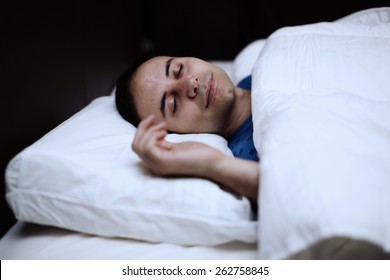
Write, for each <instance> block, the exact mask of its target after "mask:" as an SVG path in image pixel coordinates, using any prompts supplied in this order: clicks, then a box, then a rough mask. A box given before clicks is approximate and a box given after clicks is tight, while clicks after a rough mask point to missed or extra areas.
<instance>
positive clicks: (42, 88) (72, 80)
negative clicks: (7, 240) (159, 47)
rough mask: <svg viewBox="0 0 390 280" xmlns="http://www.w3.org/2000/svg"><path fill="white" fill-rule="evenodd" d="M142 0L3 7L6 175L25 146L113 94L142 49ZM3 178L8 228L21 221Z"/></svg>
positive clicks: (2, 161)
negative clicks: (12, 208) (10, 204)
mask: <svg viewBox="0 0 390 280" xmlns="http://www.w3.org/2000/svg"><path fill="white" fill-rule="evenodd" d="M140 3H141V1H134V0H133V1H127V0H111V1H92V0H81V1H80V0H79V1H76V0H67V1H61V0H56V1H45V2H43V1H9V3H8V4H7V6H2V7H1V13H2V14H1V17H2V22H3V23H2V25H1V28H2V29H1V60H0V61H1V63H0V67H1V68H0V71H1V74H0V79H1V81H0V90H1V93H0V94H1V102H0V104H1V105H0V106H1V108H0V112H1V113H0V114H1V115H0V120H1V130H2V133H1V135H2V136H1V154H0V156H1V158H0V168H1V172H2V173H4V170H5V167H6V164H7V163H8V162H9V160H10V159H11V158H12V157H13V156H14V155H15V154H16V153H18V152H19V151H21V150H22V149H23V148H24V147H26V146H28V145H30V144H32V143H33V142H34V141H36V140H37V139H39V138H40V137H41V136H43V135H44V134H45V133H46V132H48V131H50V130H51V129H52V128H54V127H55V126H57V125H58V124H60V123H61V122H62V121H64V120H66V119H67V118H69V117H70V116H71V115H73V114H74V113H76V112H77V111H79V110H80V109H81V108H83V107H84V106H85V105H87V104H88V103H89V102H90V101H91V100H92V99H94V98H95V97H97V96H101V95H107V94H108V93H109V92H110V91H111V89H112V88H113V86H114V83H115V79H116V77H117V75H118V74H119V73H120V72H121V71H122V70H123V69H124V68H125V67H126V66H127V65H128V64H129V63H130V61H131V60H132V59H134V58H135V57H136V56H138V55H139V53H140V52H141V46H142V32H143V31H142V29H143V28H142V14H143V12H142V10H141V8H142V5H141V4H140ZM4 194H5V193H4V179H2V181H1V198H0V199H1V200H0V212H1V229H0V230H1V232H0V236H1V235H2V234H3V233H5V231H6V230H7V229H8V228H9V227H10V226H11V225H12V224H13V223H14V222H15V220H14V218H13V214H12V213H11V211H10V209H9V207H8V205H7V204H6V201H5V198H4Z"/></svg>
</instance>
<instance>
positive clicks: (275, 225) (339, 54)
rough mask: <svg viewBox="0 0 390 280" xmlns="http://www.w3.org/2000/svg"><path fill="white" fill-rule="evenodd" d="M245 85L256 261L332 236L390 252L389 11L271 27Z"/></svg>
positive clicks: (283, 254) (284, 256)
mask: <svg viewBox="0 0 390 280" xmlns="http://www.w3.org/2000/svg"><path fill="white" fill-rule="evenodd" d="M252 91H253V92H252V94H253V101H252V103H253V104H252V107H253V120H254V131H255V146H256V148H257V150H258V152H259V155H260V159H261V163H260V174H261V176H260V177H261V178H260V186H261V191H260V198H259V199H260V208H259V228H258V236H259V240H258V241H259V257H260V258H261V259H279V258H287V257H288V256H289V255H291V254H293V253H296V252H298V251H300V250H302V249H305V248H307V247H308V246H310V245H311V244H314V243H316V242H318V241H320V240H321V239H324V238H328V237H331V236H348V237H351V238H358V239H363V240H368V241H371V242H374V243H376V244H378V245H380V246H382V247H383V248H384V249H385V250H386V251H390V8H381V9H372V10H366V11H362V12H359V13H356V14H354V15H351V16H349V17H346V18H344V19H342V20H339V21H337V22H333V23H317V24H312V25H306V26H298V27H289V28H283V29H281V30H279V31H277V32H275V33H274V34H272V35H271V36H270V38H268V39H267V43H266V44H265V46H264V48H263V49H262V51H261V53H260V55H259V57H258V60H257V62H256V64H255V66H254V71H253V88H252Z"/></svg>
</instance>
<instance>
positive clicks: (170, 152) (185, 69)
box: [116, 56, 259, 203]
mask: <svg viewBox="0 0 390 280" xmlns="http://www.w3.org/2000/svg"><path fill="white" fill-rule="evenodd" d="M116 105H117V108H118V111H119V112H120V114H121V115H122V117H123V118H124V119H126V120H127V121H129V122H131V123H132V124H133V125H135V126H138V129H137V133H136V135H135V138H134V141H133V144H132V148H133V150H134V151H135V152H136V153H137V154H138V155H139V156H140V158H141V159H142V160H143V162H144V163H145V164H146V165H147V166H148V167H149V168H150V169H151V170H152V171H153V172H154V173H156V174H157V175H162V176H168V175H181V176H196V177H201V178H207V179H209V180H212V181H214V182H216V183H218V184H219V185H221V186H222V187H224V188H226V189H227V190H229V191H231V192H233V193H236V194H239V195H243V196H246V197H247V198H248V199H249V200H250V201H251V202H252V203H257V195H258V182H259V166H258V162H257V161H256V160H257V153H255V156H253V153H247V154H251V155H252V156H250V155H249V156H242V157H238V156H239V155H238V153H239V152H237V153H234V154H235V155H236V157H230V156H227V155H225V154H223V153H221V152H220V151H218V150H216V149H214V148H212V147H210V146H208V145H205V144H202V143H196V142H185V143H170V142H167V141H165V139H164V137H165V136H166V135H167V133H168V131H171V132H176V133H215V134H219V135H221V136H223V137H225V138H226V139H228V140H229V139H233V140H232V141H229V142H234V140H237V139H234V138H237V137H235V136H236V135H235V134H236V132H237V131H240V132H241V133H245V132H246V133H248V131H250V132H252V130H251V128H252V125H251V122H250V121H248V120H251V119H250V118H251V95H250V91H249V90H247V89H244V88H241V87H238V86H235V85H234V84H233V82H232V81H231V79H230V78H229V76H228V75H227V74H226V72H225V71H223V70H222V69H221V68H219V67H218V66H216V65H213V64H211V63H208V62H206V61H203V60H200V59H198V58H193V57H167V56H158V57H153V58H151V59H148V60H145V61H140V62H138V63H136V64H135V65H134V67H132V68H131V69H129V70H128V71H126V72H125V73H124V74H123V75H122V77H121V78H120V79H119V80H118V83H117V91H116ZM141 120H142V121H141ZM243 126H245V129H243ZM246 127H249V128H250V129H249V130H248V129H246ZM242 131H243V132H242ZM249 137H250V141H249V145H250V148H249V149H250V150H254V147H253V140H252V133H250V136H249ZM245 140H246V138H245V139H244V140H243V141H236V142H235V143H236V144H235V145H233V152H234V148H235V146H240V145H241V147H240V151H242V150H246V149H247V146H248V142H245Z"/></svg>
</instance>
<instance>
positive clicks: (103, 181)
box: [6, 96, 256, 245]
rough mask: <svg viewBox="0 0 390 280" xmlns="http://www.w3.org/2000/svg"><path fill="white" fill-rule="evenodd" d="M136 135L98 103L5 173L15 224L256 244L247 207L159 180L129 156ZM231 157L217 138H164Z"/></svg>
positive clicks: (193, 184) (191, 183) (203, 183)
mask: <svg viewBox="0 0 390 280" xmlns="http://www.w3.org/2000/svg"><path fill="white" fill-rule="evenodd" d="M134 133H135V128H134V127H133V126H131V125H130V124H128V123H127V122H125V121H124V120H123V119H122V118H121V117H120V116H119V114H118V113H117V111H116V108H115V104H114V96H105V97H100V98H97V99H96V100H94V101H93V102H92V103H91V104H90V105H88V106H87V107H86V108H84V109H83V110H81V111H80V112H79V113H77V114H75V115H74V116H73V117H71V118H70V119H69V120H67V121H65V122H64V123H62V124H61V125H59V126H58V127H57V128H55V129H54V130H52V131H51V132H49V133H48V134H47V135H45V136H44V137H42V138H41V139H40V140H38V141H37V142H35V143H34V144H32V145H31V146H30V147H27V148H26V149H24V150H23V151H22V152H20V153H19V154H18V155H16V156H15V157H14V158H13V159H12V160H11V162H10V163H9V164H8V166H7V170H6V182H7V193H6V197H7V201H8V202H9V205H10V206H11V208H12V209H13V211H14V213H15V216H16V218H17V219H19V220H22V221H27V222H32V223H37V224H44V225H51V226H57V227H61V228H66V229H70V230H75V231H79V232H84V233H89V234H94V235H101V236H108V237H126V238H135V239H141V240H146V241H153V242H170V243H177V244H185V245H215V244H221V243H225V242H229V241H232V240H241V241H244V242H255V240H256V222H254V221H252V220H251V219H252V214H251V207H250V203H249V202H248V200H247V199H245V198H237V197H235V196H233V195H232V194H230V193H227V192H225V191H223V190H221V189H220V188H219V187H218V186H217V185H216V184H214V183H212V182H210V181H207V180H204V179H196V178H169V179H168V178H160V177H155V176H153V175H152V174H150V173H149V172H148V171H147V170H145V169H143V167H142V165H140V159H139V158H138V156H137V155H136V154H135V153H133V151H132V150H131V141H132V139H133V136H134ZM169 137H170V139H171V140H173V141H185V140H193V141H201V142H207V143H208V144H210V145H213V146H214V147H217V148H219V149H221V150H222V151H224V152H225V153H228V154H231V152H230V150H229V149H228V147H227V143H226V140H225V139H223V138H222V137H220V136H217V135H209V134H199V135H170V136H169Z"/></svg>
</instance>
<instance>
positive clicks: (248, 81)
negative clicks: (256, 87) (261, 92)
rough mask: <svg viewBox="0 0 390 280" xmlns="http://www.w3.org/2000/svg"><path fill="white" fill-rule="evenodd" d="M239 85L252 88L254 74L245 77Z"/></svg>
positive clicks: (248, 88)
mask: <svg viewBox="0 0 390 280" xmlns="http://www.w3.org/2000/svg"><path fill="white" fill-rule="evenodd" d="M237 87H239V88H242V89H246V90H251V88H252V75H249V76H246V77H245V78H244V79H242V80H241V81H240V82H239V83H238V84H237Z"/></svg>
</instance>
